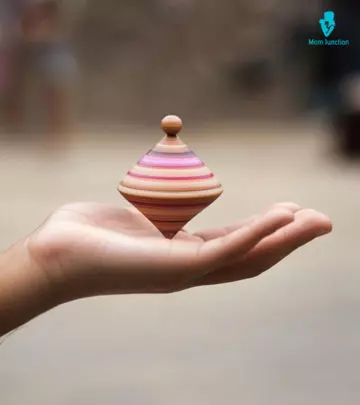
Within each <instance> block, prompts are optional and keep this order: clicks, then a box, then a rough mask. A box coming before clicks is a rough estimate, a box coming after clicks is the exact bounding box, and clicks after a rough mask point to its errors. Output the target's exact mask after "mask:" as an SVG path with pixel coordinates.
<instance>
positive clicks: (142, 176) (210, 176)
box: [128, 172, 214, 180]
mask: <svg viewBox="0 0 360 405" xmlns="http://www.w3.org/2000/svg"><path fill="white" fill-rule="evenodd" d="M128 175H129V176H131V177H138V178H140V179H150V180H203V179H211V178H212V177H214V175H213V173H210V174H205V175H203V176H193V177H189V176H188V177H162V176H147V175H143V174H137V173H133V172H128Z"/></svg>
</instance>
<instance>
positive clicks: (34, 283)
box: [0, 241, 60, 336]
mask: <svg viewBox="0 0 360 405" xmlns="http://www.w3.org/2000/svg"><path fill="white" fill-rule="evenodd" d="M58 297H59V296H58V294H57V292H56V291H55V290H54V288H53V286H52V285H51V283H50V282H49V280H48V278H47V276H46V273H45V272H44V271H43V269H42V268H41V267H40V266H39V265H38V264H37V263H36V262H35V261H34V260H33V259H32V257H31V255H30V254H29V250H28V248H27V243H26V241H21V242H19V243H17V244H15V245H13V246H12V247H11V248H9V249H8V250H7V251H5V252H4V253H2V254H1V255H0V336H1V335H3V334H5V333H8V332H9V331H11V330H13V329H15V328H17V327H19V326H21V325H22V324H24V323H26V322H28V321H29V320H30V319H32V318H34V317H36V316H38V315H40V314H41V313H43V312H46V311H48V310H49V309H51V308H53V307H55V306H57V305H58V304H59V303H60V302H59V298H58Z"/></svg>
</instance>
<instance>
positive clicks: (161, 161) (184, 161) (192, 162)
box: [140, 155, 202, 167]
mask: <svg viewBox="0 0 360 405" xmlns="http://www.w3.org/2000/svg"><path fill="white" fill-rule="evenodd" d="M140 162H141V163H146V164H153V165H155V166H160V167H169V166H175V167H182V166H189V167H196V166H198V165H199V164H201V163H202V162H201V160H200V159H198V158H196V157H194V158H172V159H166V158H161V157H160V158H159V157H155V156H148V155H145V156H144V157H143V158H142V159H141V161H140Z"/></svg>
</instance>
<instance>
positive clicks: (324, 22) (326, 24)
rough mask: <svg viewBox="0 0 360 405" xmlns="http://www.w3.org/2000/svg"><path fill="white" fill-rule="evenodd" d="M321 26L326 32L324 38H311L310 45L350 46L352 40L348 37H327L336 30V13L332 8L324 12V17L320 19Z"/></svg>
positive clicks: (323, 31)
mask: <svg viewBox="0 0 360 405" xmlns="http://www.w3.org/2000/svg"><path fill="white" fill-rule="evenodd" d="M319 24H320V28H321V31H322V33H323V34H324V37H325V38H324V39H314V38H309V40H308V45H310V46H348V45H350V41H349V40H348V39H341V38H338V39H327V38H328V37H329V36H330V35H331V33H332V32H333V31H334V30H335V27H336V23H335V13H334V12H333V11H331V10H328V11H325V12H324V17H323V18H321V19H320V20H319Z"/></svg>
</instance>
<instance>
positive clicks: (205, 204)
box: [128, 196, 209, 208]
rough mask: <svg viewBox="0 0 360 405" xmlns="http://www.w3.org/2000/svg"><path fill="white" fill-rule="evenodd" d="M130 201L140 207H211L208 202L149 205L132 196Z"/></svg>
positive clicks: (129, 198)
mask: <svg viewBox="0 0 360 405" xmlns="http://www.w3.org/2000/svg"><path fill="white" fill-rule="evenodd" d="M128 200H129V201H130V202H131V203H132V204H136V205H138V206H144V207H171V208H177V207H179V208H193V207H206V206H208V205H209V203H208V202H206V203H195V204H181V203H180V204H179V203H178V202H177V203H175V204H172V203H149V202H141V201H136V200H134V199H132V198H131V197H130V196H128Z"/></svg>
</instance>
